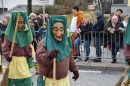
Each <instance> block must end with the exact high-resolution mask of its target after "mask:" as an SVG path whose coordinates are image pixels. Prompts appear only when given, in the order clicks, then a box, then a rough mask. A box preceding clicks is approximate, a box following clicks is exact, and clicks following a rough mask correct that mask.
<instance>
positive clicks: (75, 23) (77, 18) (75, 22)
mask: <svg viewBox="0 0 130 86" xmlns="http://www.w3.org/2000/svg"><path fill="white" fill-rule="evenodd" d="M72 12H73V14H74V16H73V18H72V21H71V25H70V32H71V33H72V37H71V39H72V55H73V56H76V55H77V54H78V53H77V52H76V50H75V48H74V41H75V39H76V38H77V34H76V32H75V31H76V30H77V29H78V27H79V26H80V25H81V22H82V19H83V18H82V12H81V11H80V10H79V7H78V6H73V8H72Z"/></svg>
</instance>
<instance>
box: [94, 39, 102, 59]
mask: <svg viewBox="0 0 130 86" xmlns="http://www.w3.org/2000/svg"><path fill="white" fill-rule="evenodd" d="M100 43H101V38H96V37H95V38H94V44H95V48H96V55H97V58H101V56H102V50H101V46H100Z"/></svg>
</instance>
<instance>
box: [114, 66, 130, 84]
mask: <svg viewBox="0 0 130 86" xmlns="http://www.w3.org/2000/svg"><path fill="white" fill-rule="evenodd" d="M129 68H130V66H129V65H128V66H127V67H126V69H125V71H124V73H123V74H122V75H121V77H120V79H119V80H118V82H117V83H116V84H115V86H121V84H122V81H123V80H124V77H125V75H126V73H127V71H128V69H129Z"/></svg>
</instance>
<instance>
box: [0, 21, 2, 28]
mask: <svg viewBox="0 0 130 86" xmlns="http://www.w3.org/2000/svg"><path fill="white" fill-rule="evenodd" d="M1 27H2V21H1V20H0V29H1Z"/></svg>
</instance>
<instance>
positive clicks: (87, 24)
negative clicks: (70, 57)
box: [74, 14, 93, 61]
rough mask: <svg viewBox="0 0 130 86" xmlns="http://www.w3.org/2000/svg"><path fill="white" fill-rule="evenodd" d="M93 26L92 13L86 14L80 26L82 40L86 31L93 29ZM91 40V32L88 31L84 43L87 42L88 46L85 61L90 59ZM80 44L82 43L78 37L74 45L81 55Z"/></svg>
mask: <svg viewBox="0 0 130 86" xmlns="http://www.w3.org/2000/svg"><path fill="white" fill-rule="evenodd" d="M92 27H93V24H92V21H91V17H90V15H89V14H85V15H84V18H83V21H82V24H81V25H80V26H79V28H78V30H79V31H80V34H81V40H83V36H84V34H85V33H86V32H88V31H91V30H92ZM90 42H91V33H87V34H85V41H84V44H85V47H86V59H85V61H87V60H89V54H90ZM79 45H80V38H79V37H78V38H77V39H76V40H75V41H74V46H75V49H76V51H77V52H78V53H79V55H80V50H79Z"/></svg>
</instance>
